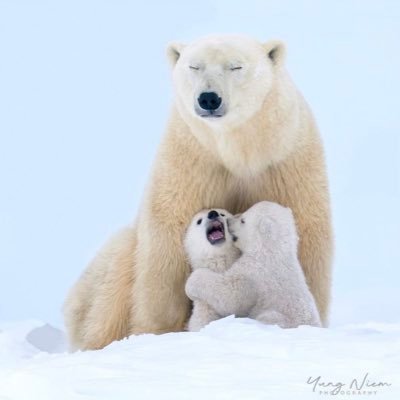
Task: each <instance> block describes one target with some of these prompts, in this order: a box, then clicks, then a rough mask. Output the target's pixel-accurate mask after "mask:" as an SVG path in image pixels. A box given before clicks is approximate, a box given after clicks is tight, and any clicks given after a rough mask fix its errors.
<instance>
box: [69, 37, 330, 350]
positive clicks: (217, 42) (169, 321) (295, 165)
mask: <svg viewBox="0 0 400 400" xmlns="http://www.w3.org/2000/svg"><path fill="white" fill-rule="evenodd" d="M168 54H169V58H170V60H171V63H172V65H173V76H174V85H175V88H176V101H175V105H174V107H173V109H172V115H171V118H170V121H169V123H168V126H167V130H166V133H165V137H164V139H163V141H162V143H161V146H160V148H159V152H158V156H157V159H156V161H155V165H154V168H153V171H152V175H151V179H150V182H149V186H148V190H147V192H146V194H145V197H144V202H143V206H142V208H141V210H140V213H139V218H138V220H137V225H136V229H134V230H133V231H132V232H131V233H130V235H131V240H126V239H127V236H124V241H123V243H122V244H119V243H118V240H117V241H116V243H115V245H114V246H113V249H117V251H115V252H114V251H112V252H108V254H107V255H106V256H105V257H101V258H100V260H99V261H97V260H98V259H95V260H94V261H93V263H92V264H91V266H90V270H93V271H95V270H97V269H100V270H104V271H106V276H107V279H103V278H102V277H100V276H99V275H98V274H96V275H94V274H93V275H92V274H90V275H88V276H87V277H86V278H82V279H83V280H81V281H80V282H78V284H77V287H78V288H80V289H79V290H77V289H75V290H74V291H73V292H72V295H70V296H69V298H68V299H67V303H66V305H65V310H66V311H65V312H66V315H67V316H69V317H67V319H66V323H67V329H68V331H69V332H70V337H71V340H72V342H73V344H74V345H75V346H76V347H79V348H97V347H102V346H105V345H107V344H108V343H110V342H112V341H113V340H116V339H119V338H120V337H122V336H124V335H126V334H132V333H143V332H154V333H163V332H172V331H180V330H182V329H183V327H184V325H185V322H186V320H187V319H188V317H189V311H190V302H189V299H188V298H187V297H186V295H185V292H184V285H185V282H186V279H187V277H188V274H189V266H188V264H187V262H186V260H185V254H184V250H183V245H182V241H183V236H184V230H185V227H186V226H187V225H188V223H189V222H190V220H191V218H192V216H193V215H194V214H195V213H196V212H198V211H199V210H202V209H204V208H214V207H219V208H225V209H228V210H230V211H231V212H233V213H240V212H243V211H245V210H246V209H247V208H249V207H250V206H252V205H253V204H255V203H257V202H259V201H262V200H270V201H274V202H277V203H279V204H282V205H285V206H288V207H290V208H291V209H292V211H293V213H294V216H295V219H296V223H297V228H298V232H299V236H300V243H299V259H300V262H301V265H302V267H303V270H304V274H305V276H306V280H307V283H308V285H309V287H310V289H311V292H312V294H313V295H314V297H315V299H316V302H317V306H318V309H319V312H320V315H321V319H322V321H323V322H324V323H325V324H326V323H327V317H328V307H329V302H330V288H331V259H332V231H331V222H330V207H329V194H328V183H327V178H326V171H325V162H324V154H323V148H322V145H321V141H320V137H319V133H318V129H317V127H316V125H315V122H314V118H313V116H312V113H311V111H310V109H309V107H308V106H307V104H306V102H305V101H304V99H303V97H302V96H301V94H300V93H299V91H298V90H297V89H296V87H295V85H294V84H293V83H292V81H291V79H290V78H289V75H288V73H287V72H286V70H285V68H284V45H283V44H282V43H280V42H275V41H272V42H268V43H266V44H261V43H259V42H257V41H255V40H253V39H249V38H244V37H235V36H219V37H209V38H204V39H200V40H198V41H196V42H194V43H192V44H189V45H187V46H184V45H176V44H172V45H171V46H170V47H169V49H168ZM191 63H197V64H198V65H194V66H195V67H197V66H200V67H201V69H199V70H193V69H192V68H190V67H191V66H193V65H190V64H191ZM239 63H240V66H242V69H240V70H233V71H232V70H231V69H230V68H231V67H235V66H237V65H235V64H239ZM236 73H238V74H241V75H240V76H236V75H235V74H236ZM193 74H194V75H193ZM196 74H198V75H199V76H198V75H196ZM203 90H206V91H217V92H218V93H219V95H220V96H221V98H222V101H223V105H224V109H225V115H224V116H223V117H221V118H203V117H200V116H199V115H198V114H196V112H195V106H196V101H197V96H198V95H199V93H200V92H201V91H203ZM253 94H254V95H253ZM125 240H126V242H129V243H126V242H125ZM119 247H121V249H120V250H119ZM106 253H107V250H106ZM114 271H116V272H114ZM84 276H86V275H84ZM92 276H93V278H91V277H92ZM125 277H126V278H125ZM86 286H88V288H90V290H91V292H92V295H91V297H90V300H88V299H87V297H86V296H83V295H82V297H81V293H85V292H86V290H85V287H86ZM119 286H121V291H120V290H119ZM128 291H129V292H130V295H126V293H127V292H128ZM120 292H122V293H124V295H123V296H122V297H121V296H120V294H119V293H120ZM88 307H89V308H90V313H89V314H88V313H87V312H86V309H87V308H88ZM74 309H77V310H81V311H80V312H78V313H76V314H75V312H74V311H73V310H74ZM105 316H107V318H109V321H107V324H106V325H103V322H104V319H105ZM121 326H122V328H121ZM74 332H75V333H74Z"/></svg>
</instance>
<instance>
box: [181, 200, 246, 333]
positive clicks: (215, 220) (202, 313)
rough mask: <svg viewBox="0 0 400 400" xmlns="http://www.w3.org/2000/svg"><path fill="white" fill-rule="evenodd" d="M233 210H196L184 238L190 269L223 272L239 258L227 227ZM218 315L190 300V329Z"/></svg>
mask: <svg viewBox="0 0 400 400" xmlns="http://www.w3.org/2000/svg"><path fill="white" fill-rule="evenodd" d="M231 217H232V214H230V213H229V212H228V211H226V210H223V209H218V208H215V209H209V210H203V211H200V212H199V213H197V214H196V215H195V216H194V217H193V219H192V222H191V223H190V225H189V227H188V229H187V231H186V236H185V240H184V247H185V251H186V255H187V258H188V261H189V263H190V266H191V268H192V270H193V271H194V270H196V269H198V268H207V269H210V270H212V271H214V272H224V271H226V270H228V269H229V268H230V267H231V265H232V264H233V263H234V262H235V261H236V260H237V259H238V258H239V256H240V250H239V249H238V248H237V247H236V246H234V243H233V242H234V240H233V237H232V235H231V233H230V232H229V230H228V225H227V220H228V218H231ZM219 318H221V316H220V315H219V314H218V313H217V312H216V311H215V310H214V309H213V308H212V307H211V306H209V305H208V304H207V303H205V302H203V301H194V302H193V311H192V315H191V317H190V320H189V323H188V326H187V328H188V330H189V331H198V330H200V329H201V328H203V327H204V326H205V325H207V324H208V323H209V322H211V321H215V320H217V319H219Z"/></svg>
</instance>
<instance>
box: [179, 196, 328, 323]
mask: <svg viewBox="0 0 400 400" xmlns="http://www.w3.org/2000/svg"><path fill="white" fill-rule="evenodd" d="M228 225H229V231H230V232H231V234H232V235H233V238H234V239H235V242H234V243H235V246H236V247H237V248H238V249H239V250H240V251H241V252H242V255H241V256H240V257H239V259H238V260H236V261H235V262H234V263H233V264H231V265H230V266H229V268H227V269H226V270H225V271H222V272H221V271H212V270H211V269H208V268H198V269H196V270H195V271H194V272H193V273H192V274H191V275H190V276H189V279H188V280H187V282H186V286H185V289H186V293H187V295H188V296H189V298H191V299H192V300H193V301H194V303H197V302H202V304H204V303H205V304H206V305H208V307H210V308H211V309H212V310H214V313H215V314H216V315H218V316H219V317H226V316H228V315H231V314H235V315H237V316H240V317H250V318H253V319H256V320H258V321H260V322H264V323H266V324H274V325H275V324H276V325H279V326H280V327H282V328H296V327H298V326H299V325H312V326H321V322H320V318H319V315H318V311H317V307H316V305H315V300H314V298H313V296H312V294H311V293H310V290H309V288H308V287H307V284H306V281H305V278H304V273H303V271H302V269H301V266H300V263H299V260H298V258H297V243H298V236H297V232H296V226H295V222H294V218H293V214H292V212H291V210H290V209H289V208H285V207H282V206H280V205H279V204H276V203H271V202H268V201H262V202H260V203H257V204H255V205H254V206H252V207H250V209H249V210H247V211H246V212H245V213H243V214H239V215H238V216H236V217H235V218H229V219H228Z"/></svg>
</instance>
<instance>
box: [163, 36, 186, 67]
mask: <svg viewBox="0 0 400 400" xmlns="http://www.w3.org/2000/svg"><path fill="white" fill-rule="evenodd" d="M185 47H186V45H184V44H183V43H178V42H171V43H169V44H168V47H167V58H168V61H169V62H170V64H171V65H172V66H173V67H174V66H175V64H176V63H177V61H178V60H179V57H180V56H181V53H182V51H183V49H184V48H185Z"/></svg>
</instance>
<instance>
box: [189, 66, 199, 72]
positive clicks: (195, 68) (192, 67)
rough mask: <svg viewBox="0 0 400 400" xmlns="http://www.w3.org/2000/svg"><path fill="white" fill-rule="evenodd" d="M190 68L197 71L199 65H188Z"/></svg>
mask: <svg viewBox="0 0 400 400" xmlns="http://www.w3.org/2000/svg"><path fill="white" fill-rule="evenodd" d="M189 68H190V69H194V70H195V71H198V70H199V69H200V67H194V66H193V65H189Z"/></svg>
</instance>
